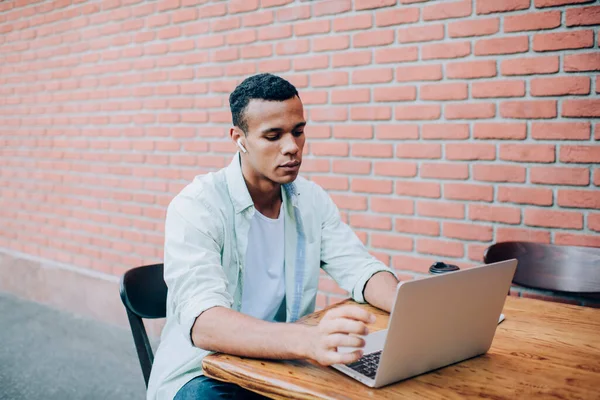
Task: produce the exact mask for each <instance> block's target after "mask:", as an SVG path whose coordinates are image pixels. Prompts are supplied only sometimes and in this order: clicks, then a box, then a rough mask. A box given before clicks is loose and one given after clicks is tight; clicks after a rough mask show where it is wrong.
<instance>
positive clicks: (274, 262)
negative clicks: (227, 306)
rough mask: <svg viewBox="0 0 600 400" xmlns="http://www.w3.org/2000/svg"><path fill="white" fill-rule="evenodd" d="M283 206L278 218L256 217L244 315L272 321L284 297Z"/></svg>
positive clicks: (248, 253) (248, 256)
mask: <svg viewBox="0 0 600 400" xmlns="http://www.w3.org/2000/svg"><path fill="white" fill-rule="evenodd" d="M283 236H284V227H283V203H282V206H281V209H280V210H279V217H278V218H277V219H271V218H268V217H265V216H264V215H262V214H261V213H259V212H258V211H256V212H255V213H254V217H253V218H252V222H251V223H250V232H248V249H247V250H246V264H245V266H244V287H243V292H242V307H241V310H240V311H241V312H242V313H244V314H247V315H250V316H252V317H255V318H259V319H262V320H265V321H273V320H274V319H275V316H276V315H277V312H278V310H279V307H280V306H281V304H282V302H283V299H284V297H285V280H284V268H283V267H284V265H283V264H284V247H285V246H284V238H283Z"/></svg>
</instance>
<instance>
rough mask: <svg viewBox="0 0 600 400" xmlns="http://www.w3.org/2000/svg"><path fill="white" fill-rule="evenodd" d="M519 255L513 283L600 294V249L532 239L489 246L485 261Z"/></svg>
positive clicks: (570, 292) (530, 286)
mask: <svg viewBox="0 0 600 400" xmlns="http://www.w3.org/2000/svg"><path fill="white" fill-rule="evenodd" d="M511 258H516V259H517V260H518V261H519V262H518V264H517V271H516V272H515V276H514V278H513V283H516V284H517V285H520V286H525V287H529V288H534V289H542V290H553V291H557V292H564V293H568V294H575V295H592V296H593V297H596V296H597V295H600V249H598V248H593V247H575V246H557V245H549V244H541V243H530V242H501V243H496V244H494V245H492V246H490V247H488V248H487V249H486V251H485V253H484V256H483V260H484V262H485V263H486V264H490V263H494V262H498V261H503V260H508V259H511Z"/></svg>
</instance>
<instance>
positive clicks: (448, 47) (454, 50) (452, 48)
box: [421, 42, 471, 60]
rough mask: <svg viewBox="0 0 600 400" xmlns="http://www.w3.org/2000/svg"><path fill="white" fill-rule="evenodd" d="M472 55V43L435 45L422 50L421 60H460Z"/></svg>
mask: <svg viewBox="0 0 600 400" xmlns="http://www.w3.org/2000/svg"><path fill="white" fill-rule="evenodd" d="M469 54H471V43H470V42H455V43H434V44H426V45H423V46H422V48H421V59H423V60H437V59H445V58H460V57H466V56H468V55H469Z"/></svg>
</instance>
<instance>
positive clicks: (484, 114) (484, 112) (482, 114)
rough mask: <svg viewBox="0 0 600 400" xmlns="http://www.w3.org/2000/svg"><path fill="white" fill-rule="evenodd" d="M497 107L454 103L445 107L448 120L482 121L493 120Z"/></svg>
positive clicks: (486, 104) (482, 104)
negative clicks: (483, 119)
mask: <svg viewBox="0 0 600 400" xmlns="http://www.w3.org/2000/svg"><path fill="white" fill-rule="evenodd" d="M495 115H496V106H495V104H493V103H474V104H465V103H452V104H446V105H445V106H444V116H445V117H446V119H482V118H493V117H494V116H495Z"/></svg>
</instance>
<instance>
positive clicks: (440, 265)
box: [429, 261, 460, 274]
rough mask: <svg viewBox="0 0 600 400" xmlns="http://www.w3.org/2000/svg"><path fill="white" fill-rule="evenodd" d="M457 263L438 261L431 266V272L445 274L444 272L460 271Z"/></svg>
mask: <svg viewBox="0 0 600 400" xmlns="http://www.w3.org/2000/svg"><path fill="white" fill-rule="evenodd" d="M459 269H460V268H458V267H457V266H456V265H452V264H446V263H445V262H441V261H438V262H436V263H434V264H433V265H431V267H429V273H431V274H443V273H444V272H451V271H458V270H459Z"/></svg>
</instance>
